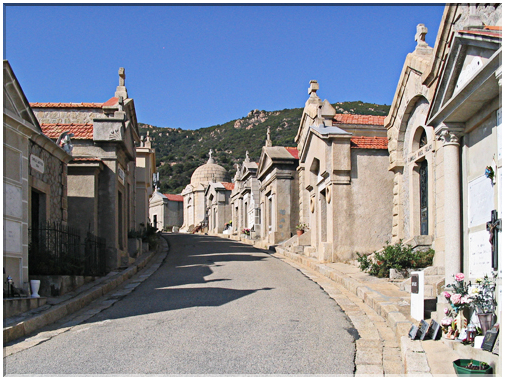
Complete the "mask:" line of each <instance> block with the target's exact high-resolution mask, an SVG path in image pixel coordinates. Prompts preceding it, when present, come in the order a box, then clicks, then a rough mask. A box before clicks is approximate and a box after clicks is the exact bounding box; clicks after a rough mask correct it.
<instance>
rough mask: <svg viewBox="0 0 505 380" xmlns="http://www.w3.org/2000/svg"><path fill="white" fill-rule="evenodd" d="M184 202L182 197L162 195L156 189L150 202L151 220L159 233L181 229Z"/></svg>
mask: <svg viewBox="0 0 505 380" xmlns="http://www.w3.org/2000/svg"><path fill="white" fill-rule="evenodd" d="M183 202H184V201H183V198H182V195H174V194H162V193H160V192H159V191H158V189H156V191H155V192H154V194H153V195H152V197H151V199H150V200H149V220H150V222H151V223H152V225H153V226H155V227H156V228H157V229H158V230H159V231H163V230H167V229H168V228H169V227H174V226H176V227H181V226H182V223H183ZM169 231H171V230H169Z"/></svg>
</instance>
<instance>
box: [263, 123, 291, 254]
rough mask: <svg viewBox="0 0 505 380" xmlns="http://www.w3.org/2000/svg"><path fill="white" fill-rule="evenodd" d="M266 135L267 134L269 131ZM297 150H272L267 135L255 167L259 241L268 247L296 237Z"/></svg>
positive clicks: (273, 147) (274, 147) (275, 147)
mask: <svg viewBox="0 0 505 380" xmlns="http://www.w3.org/2000/svg"><path fill="white" fill-rule="evenodd" d="M269 132H270V131H269ZM297 166H298V150H297V149H296V148H286V147H283V146H272V141H271V140H270V133H268V137H267V141H266V144H265V146H264V147H263V148H262V151H261V156H260V160H259V164H258V174H257V178H258V180H259V181H260V184H261V185H260V201H259V202H260V215H261V241H262V244H263V246H265V247H268V246H269V245H272V244H277V243H280V242H283V241H285V240H287V239H289V238H290V237H291V236H293V235H294V234H296V225H297V224H298V214H299V212H298V202H297V199H298V172H297V171H296V168H297Z"/></svg>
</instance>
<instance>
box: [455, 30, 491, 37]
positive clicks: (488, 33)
mask: <svg viewBox="0 0 505 380" xmlns="http://www.w3.org/2000/svg"><path fill="white" fill-rule="evenodd" d="M458 33H461V34H474V35H476V36H491V37H500V38H501V29H500V30H496V31H484V30H458Z"/></svg>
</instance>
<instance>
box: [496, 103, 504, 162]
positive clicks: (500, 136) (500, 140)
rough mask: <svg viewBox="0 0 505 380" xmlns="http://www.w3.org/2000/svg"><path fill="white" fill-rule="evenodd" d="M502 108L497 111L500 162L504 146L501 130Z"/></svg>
mask: <svg viewBox="0 0 505 380" xmlns="http://www.w3.org/2000/svg"><path fill="white" fill-rule="evenodd" d="M501 129H502V128H501V108H500V109H499V110H498V111H496V138H497V139H498V160H501V149H502V146H503V141H502V139H503V135H502V130H501Z"/></svg>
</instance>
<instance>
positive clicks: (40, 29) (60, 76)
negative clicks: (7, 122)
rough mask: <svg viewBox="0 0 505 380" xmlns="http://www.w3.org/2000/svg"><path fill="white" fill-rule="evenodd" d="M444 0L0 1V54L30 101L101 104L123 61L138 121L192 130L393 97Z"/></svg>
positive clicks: (432, 34) (432, 31) (432, 33)
mask: <svg viewBox="0 0 505 380" xmlns="http://www.w3.org/2000/svg"><path fill="white" fill-rule="evenodd" d="M443 10H444V7H443V5H436V4H429V5H421V6H413V5H406V6H399V5H389V6H386V5H368V6H364V5H360V6H356V5H349V6H344V5H324V6H307V5H303V6H301V5H281V6H273V5H254V6H244V5H239V6H232V5H225V4H221V5H214V6H196V5H165V6H163V5H156V6H145V5H142V6H133V5H127V6H124V5H116V6H91V5H83V6H72V5H63V6H62V5H57V6H51V5H46V6H41V5H31V6H20V5H10V4H4V59H8V60H9V62H10V64H11V66H12V68H13V70H14V73H15V74H16V76H17V78H18V80H19V81H20V83H21V86H22V88H23V90H24V92H25V95H26V97H27V98H28V100H29V101H30V102H104V101H106V100H108V99H109V98H110V97H112V96H113V95H114V92H115V89H116V86H117V85H118V74H117V72H118V69H119V67H125V70H126V87H127V89H128V94H129V96H130V97H131V98H133V99H134V101H135V107H136V111H137V118H138V121H139V122H142V123H147V124H152V125H155V126H158V127H172V128H179V127H180V128H183V129H196V128H202V127H209V126H212V125H216V124H223V123H225V122H227V121H230V120H234V119H238V118H241V117H243V116H246V115H247V113H248V112H249V111H250V110H252V109H260V110H261V109H263V110H267V111H274V110H280V109H284V108H295V107H303V106H304V103H305V101H306V99H307V97H308V94H307V88H308V86H309V81H310V80H312V79H316V80H317V81H318V82H319V87H320V90H319V91H318V94H319V95H320V97H321V98H323V99H328V100H329V101H330V102H331V103H335V102H340V101H354V100H361V101H365V102H371V103H377V104H391V102H392V100H393V96H394V92H395V89H396V86H397V83H398V79H399V75H400V72H401V69H402V66H403V63H404V60H405V56H406V54H407V53H409V52H412V51H413V50H414V49H415V46H416V42H415V41H414V36H415V33H416V26H417V24H419V23H424V24H425V25H426V26H427V27H428V35H427V36H426V41H427V42H428V44H429V45H430V46H434V43H435V38H436V34H437V31H438V27H439V25H440V21H441V18H442V14H443Z"/></svg>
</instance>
